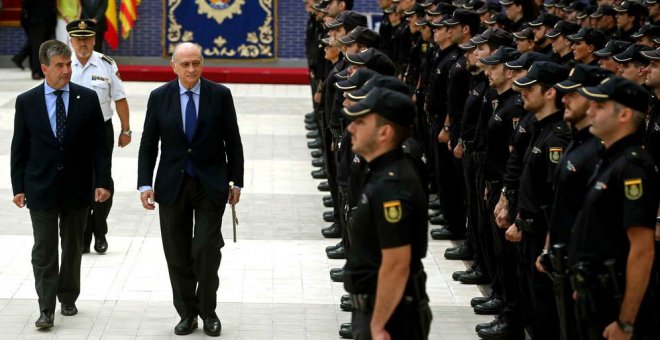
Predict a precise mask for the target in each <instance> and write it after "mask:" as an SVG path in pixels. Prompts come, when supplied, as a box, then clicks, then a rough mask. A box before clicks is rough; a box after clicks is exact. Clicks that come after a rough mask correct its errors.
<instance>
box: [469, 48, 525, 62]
mask: <svg viewBox="0 0 660 340" xmlns="http://www.w3.org/2000/svg"><path fill="white" fill-rule="evenodd" d="M518 58H520V52H518V50H516V49H515V48H512V47H506V46H503V47H500V48H498V49H497V50H496V51H495V53H493V54H491V55H489V56H488V57H485V58H480V59H479V62H480V63H482V64H484V65H498V64H503V63H506V62H508V61H511V60H516V59H518Z"/></svg>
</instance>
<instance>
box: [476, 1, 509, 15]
mask: <svg viewBox="0 0 660 340" xmlns="http://www.w3.org/2000/svg"><path fill="white" fill-rule="evenodd" d="M474 11H475V12H476V13H477V14H484V13H486V12H488V11H490V12H494V13H498V12H501V11H502V5H501V4H500V3H499V2H491V1H486V3H485V4H483V5H482V6H481V7H479V8H476V9H475V10H474Z"/></svg>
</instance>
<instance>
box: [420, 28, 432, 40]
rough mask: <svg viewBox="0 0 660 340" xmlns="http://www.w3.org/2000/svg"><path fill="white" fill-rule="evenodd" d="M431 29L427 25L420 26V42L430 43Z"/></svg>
mask: <svg viewBox="0 0 660 340" xmlns="http://www.w3.org/2000/svg"><path fill="white" fill-rule="evenodd" d="M432 34H433V33H431V27H429V25H425V26H422V40H424V41H426V42H429V41H431V35H432Z"/></svg>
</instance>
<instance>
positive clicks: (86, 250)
mask: <svg viewBox="0 0 660 340" xmlns="http://www.w3.org/2000/svg"><path fill="white" fill-rule="evenodd" d="M82 253H83V254H89V246H84V247H83V250H82Z"/></svg>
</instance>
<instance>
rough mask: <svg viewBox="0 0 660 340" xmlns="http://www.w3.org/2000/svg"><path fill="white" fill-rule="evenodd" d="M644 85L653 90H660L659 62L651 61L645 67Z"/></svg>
mask: <svg viewBox="0 0 660 340" xmlns="http://www.w3.org/2000/svg"><path fill="white" fill-rule="evenodd" d="M645 83H646V85H648V86H650V87H652V88H654V89H657V88H660V61H656V60H652V61H651V63H650V64H649V66H647V67H646V81H645Z"/></svg>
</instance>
